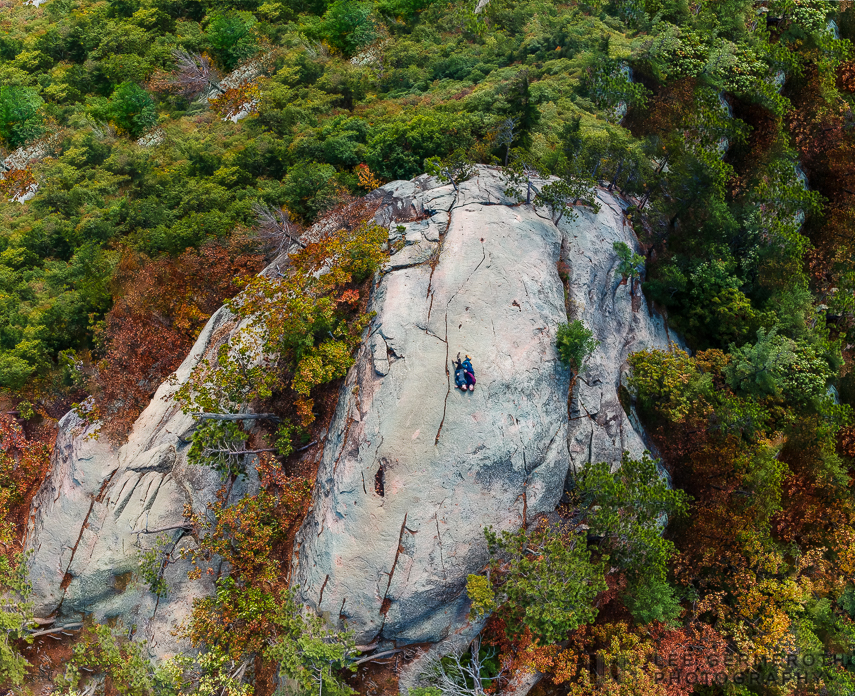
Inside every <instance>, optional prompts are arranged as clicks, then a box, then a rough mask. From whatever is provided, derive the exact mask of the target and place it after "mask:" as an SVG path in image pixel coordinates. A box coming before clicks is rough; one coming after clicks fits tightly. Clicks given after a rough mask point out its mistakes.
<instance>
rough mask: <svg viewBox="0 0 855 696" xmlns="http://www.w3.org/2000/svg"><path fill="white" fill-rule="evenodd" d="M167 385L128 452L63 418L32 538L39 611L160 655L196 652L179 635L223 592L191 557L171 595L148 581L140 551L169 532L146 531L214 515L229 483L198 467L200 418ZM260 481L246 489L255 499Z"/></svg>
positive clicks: (205, 347) (228, 320)
mask: <svg viewBox="0 0 855 696" xmlns="http://www.w3.org/2000/svg"><path fill="white" fill-rule="evenodd" d="M235 325H236V322H235V321H234V319H233V318H232V317H231V316H230V315H229V313H228V312H227V311H226V310H220V311H219V312H217V313H216V314H215V315H214V316H213V317H211V319H210V320H209V322H208V324H207V326H206V327H205V329H204V330H203V331H202V334H201V335H200V336H199V339H198V340H197V342H196V344H195V346H194V347H193V350H192V351H191V353H190V355H189V356H188V357H187V359H186V360H185V361H184V363H183V364H182V365H181V367H179V369H178V370H177V372H176V375H177V377H178V382H179V383H181V382H183V381H185V380H186V379H187V377H188V376H189V375H190V372H191V371H192V369H193V367H194V366H195V365H196V364H197V362H198V360H199V359H200V357H201V356H202V355H203V354H206V353H209V351H211V350H213V349H215V347H216V346H218V345H220V343H221V342H222V341H224V340H227V339H228V337H229V334H230V331H231V329H233V328H234V326H235ZM175 388H176V387H175V386H170V385H169V384H163V385H161V387H160V388H159V389H158V390H157V392H156V394H155V395H154V398H153V399H152V401H151V403H150V404H149V406H148V408H146V410H145V411H144V412H143V413H142V414H141V415H140V417H139V419H138V420H137V422H136V423H135V425H134V428H133V431H132V433H131V435H130V437H129V440H128V442H127V444H125V445H124V446H123V447H121V448H120V449H119V450H118V451H117V450H115V449H113V448H111V447H110V445H109V444H108V443H107V442H106V440H105V439H102V438H96V431H97V423H93V424H89V423H87V422H86V421H84V420H81V418H80V417H79V416H78V415H76V414H75V413H73V412H72V413H69V414H67V415H66V416H65V417H64V418H63V419H62V420H61V421H60V429H59V435H58V438H57V446H56V449H55V451H54V456H53V460H52V465H51V471H50V473H49V475H48V478H47V480H46V481H45V483H44V484H43V485H42V487H41V489H40V490H39V493H38V494H37V495H36V498H35V499H34V501H33V506H32V510H31V515H30V524H29V529H28V534H27V543H26V548H27V550H29V551H31V556H30V558H29V569H30V578H31V580H32V582H33V587H34V600H35V610H36V615H37V616H39V617H42V618H47V617H56V618H57V620H58V621H59V622H63V621H66V620H74V619H79V618H80V617H82V616H84V615H89V614H91V615H92V617H93V618H94V619H95V620H96V621H99V622H103V621H106V620H108V619H112V618H119V619H121V620H122V622H123V623H124V625H125V626H127V627H128V628H130V627H131V626H135V627H136V632H135V634H134V635H135V637H137V638H139V639H145V640H146V641H147V642H148V648H149V650H150V652H151V654H152V656H153V657H164V656H167V655H171V654H174V653H176V652H179V651H181V650H185V649H187V647H188V646H187V645H186V644H184V643H182V642H181V641H180V640H178V639H177V638H176V637H175V636H174V635H172V631H173V630H174V629H175V628H176V627H177V626H178V625H179V624H180V623H181V622H182V621H183V620H184V619H185V618H187V616H188V615H189V612H190V608H191V606H192V600H193V598H194V597H199V596H204V595H206V594H209V593H210V592H212V590H213V586H212V584H211V582H210V580H209V579H208V578H207V576H203V578H202V579H200V580H196V581H190V580H188V579H187V572H188V571H189V570H190V569H191V565H190V562H189V560H183V561H178V562H176V563H173V564H171V565H169V566H168V567H167V570H166V575H165V577H166V579H167V583H168V585H169V593H168V594H167V596H166V597H162V598H158V597H157V596H155V595H154V594H153V593H152V592H151V591H150V589H149V587H148V586H146V585H145V584H144V583H143V582H142V580H141V579H140V577H139V573H138V570H139V553H140V552H141V551H144V550H147V549H149V548H151V547H152V546H153V544H154V543H155V542H156V540H157V537H159V536H161V535H159V534H150V535H149V534H139V532H140V531H141V530H144V529H159V528H162V527H169V526H172V525H176V524H181V523H182V522H183V520H184V515H183V513H184V506H185V504H189V505H190V506H191V507H192V508H193V509H194V510H196V511H201V510H204V508H205V506H206V505H207V503H209V502H210V501H212V500H213V498H214V495H215V492H216V490H217V488H219V486H220V480H219V476H218V475H217V474H216V473H215V472H214V471H213V470H211V469H207V468H203V467H196V466H189V465H188V464H187V462H186V453H187V448H188V443H187V442H186V441H184V440H182V439H180V437H179V436H180V435H182V434H186V433H187V432H188V431H190V430H192V426H193V422H194V420H193V418H192V417H191V416H188V415H185V414H183V413H181V411H180V410H179V409H178V407H177V405H176V404H175V402H174V401H173V400H172V399H171V395H172V393H173V392H174V390H175ZM256 484H257V481H254V480H253V479H252V478H250V479H249V481H248V482H246V483H243V482H239V483H237V484H236V486H235V488H234V490H233V493H232V495H233V496H234V497H239V496H242V495H245V494H246V492H247V490H249V489H251V488H252V487H253V486H254V485H256ZM163 535H165V536H167V537H168V539H169V540H170V542H173V543H175V544H176V549H177V550H178V549H181V548H183V547H188V548H189V547H192V546H193V545H194V544H195V541H193V539H192V537H190V536H186V535H185V533H184V532H183V531H182V530H171V531H168V532H164V533H163Z"/></svg>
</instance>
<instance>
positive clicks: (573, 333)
mask: <svg viewBox="0 0 855 696" xmlns="http://www.w3.org/2000/svg"><path fill="white" fill-rule="evenodd" d="M556 341H557V345H558V357H559V358H561V362H563V363H564V364H566V365H569V366H570V367H571V368H572V369H573V371H574V372H576V373H577V374H578V373H580V372H581V371H582V369H583V365H584V363H585V360H587V359H588V358H589V357H590V356H591V354H592V353H593V352H594V351H595V350H596V349H597V346H599V345H600V342H599V341H598V340H597V339H595V338H594V332H593V331H591V330H590V329H587V328H585V325H584V324H583V323H582V322H581V321H580V320H579V319H575V320H574V321H571V322H569V323H564V324H560V325H559V326H558V335H557V338H556Z"/></svg>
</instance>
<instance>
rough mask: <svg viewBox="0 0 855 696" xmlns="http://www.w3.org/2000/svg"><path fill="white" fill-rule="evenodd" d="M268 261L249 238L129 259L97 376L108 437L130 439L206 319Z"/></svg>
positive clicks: (118, 275) (120, 280) (119, 281)
mask: <svg viewBox="0 0 855 696" xmlns="http://www.w3.org/2000/svg"><path fill="white" fill-rule="evenodd" d="M263 263H264V261H263V257H262V255H261V254H259V253H257V252H256V251H255V250H254V249H253V248H252V247H251V246H250V245H249V244H248V242H247V241H246V239H245V238H244V239H240V238H238V239H236V240H235V238H233V241H232V242H231V243H230V246H228V247H226V246H223V245H222V244H219V243H216V242H214V243H210V244H206V245H205V246H203V247H202V248H200V249H198V250H195V249H188V250H187V251H185V252H184V253H183V254H181V255H179V256H177V257H175V258H168V257H164V258H160V259H156V260H152V259H148V258H146V257H144V256H142V255H137V254H133V253H130V252H129V253H127V254H126V255H125V257H124V258H123V259H122V262H121V263H120V264H119V268H118V270H117V272H116V276H115V282H116V284H117V286H118V288H119V291H118V295H119V296H118V299H117V300H116V303H115V305H114V306H113V309H111V310H110V312H109V313H108V314H107V317H106V319H105V322H104V328H103V330H102V340H103V342H104V344H105V347H106V351H105V355H104V359H103V360H102V361H101V362H100V364H99V366H98V368H99V369H98V375H97V378H96V387H97V390H96V394H95V399H96V405H97V407H98V410H99V411H100V413H101V415H102V417H103V418H104V422H105V424H104V427H103V432H104V434H105V435H107V436H108V437H110V438H111V439H113V440H121V439H122V438H124V437H125V436H126V435H127V433H128V431H129V430H130V428H131V425H132V424H133V422H134V421H135V420H136V418H137V416H138V415H139V414H140V413H141V412H142V410H143V409H144V408H145V406H146V405H147V404H148V402H149V400H150V399H151V396H152V394H154V391H155V390H156V389H157V387H158V386H159V385H160V383H161V382H162V381H163V380H164V379H165V378H166V377H167V376H168V375H169V374H170V373H171V372H172V371H173V370H175V368H177V367H178V365H180V364H181V361H182V360H183V359H184V357H185V356H186V355H187V352H188V351H189V349H190V348H191V347H192V345H193V342H194V341H195V339H196V336H197V335H198V333H199V330H200V329H201V327H202V326H203V325H204V323H205V322H206V321H207V319H208V318H209V317H210V316H211V314H213V313H214V312H215V311H216V310H217V309H218V308H219V307H220V306H221V305H222V303H223V301H224V300H225V299H227V298H229V297H232V296H234V295H235V294H236V293H237V292H238V290H239V289H240V279H241V278H243V277H246V276H248V275H252V274H255V273H256V272H258V271H259V270H260V269H261V268H262V266H263Z"/></svg>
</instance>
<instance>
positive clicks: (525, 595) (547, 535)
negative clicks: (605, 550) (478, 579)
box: [468, 524, 608, 645]
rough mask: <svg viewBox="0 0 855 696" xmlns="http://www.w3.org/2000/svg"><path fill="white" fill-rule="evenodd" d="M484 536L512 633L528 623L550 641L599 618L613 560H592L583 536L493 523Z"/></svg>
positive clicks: (541, 527)
mask: <svg viewBox="0 0 855 696" xmlns="http://www.w3.org/2000/svg"><path fill="white" fill-rule="evenodd" d="M484 535H485V536H486V538H487V547H488V549H489V551H490V555H491V556H492V557H493V558H492V561H491V578H492V580H493V583H494V585H495V586H496V593H497V595H498V596H499V598H500V603H501V604H503V605H504V607H505V609H506V610H507V612H508V628H509V629H510V631H511V632H512V633H516V634H518V633H521V632H522V631H523V630H524V629H525V628H528V629H530V630H531V632H532V634H533V635H534V636H535V637H536V638H537V639H538V640H540V641H541V642H542V644H544V645H549V644H551V643H557V642H558V641H560V640H563V639H564V638H565V637H566V636H567V634H568V633H570V631H573V630H575V629H577V628H578V627H579V626H582V625H583V624H586V623H589V622H591V621H593V620H594V618H596V616H597V609H596V607H594V606H593V601H594V597H595V596H596V595H597V593H599V592H602V591H603V590H605V589H606V581H605V577H604V571H605V568H606V563H607V560H608V559H602V560H600V561H593V560H592V559H591V552H590V551H589V550H588V547H587V545H586V543H585V537H584V536H581V535H578V534H575V533H570V534H568V533H566V532H562V531H560V530H559V529H558V528H556V527H555V526H551V525H548V524H538V525H537V526H536V527H534V528H533V529H529V530H526V529H521V530H519V531H518V532H508V531H503V532H501V533H500V534H496V533H495V532H494V531H493V530H492V528H489V527H488V528H487V529H486V530H485V531H484ZM468 584H470V585H472V586H473V587H474V586H475V585H474V584H473V583H468Z"/></svg>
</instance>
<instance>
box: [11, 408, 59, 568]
mask: <svg viewBox="0 0 855 696" xmlns="http://www.w3.org/2000/svg"><path fill="white" fill-rule="evenodd" d="M50 452H51V447H50V446H49V445H47V444H44V443H42V442H38V441H35V440H30V439H28V438H27V436H26V435H25V433H24V430H23V429H22V428H21V426H20V425H18V423H16V422H15V421H14V420H13V419H12V418H10V417H9V416H7V415H2V416H0V520H2V524H0V553H2V554H4V555H5V554H10V553H13V552H14V551H16V550H18V549H16V548H14V546H13V544H14V543H16V542H20V541H21V539H22V538H23V535H24V530H25V529H26V524H27V515H28V513H29V509H30V502H31V501H32V499H33V496H34V495H35V494H36V491H37V490H38V488H39V486H40V485H41V483H42V481H43V480H44V477H45V475H46V474H47V470H48V465H49V464H50Z"/></svg>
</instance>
